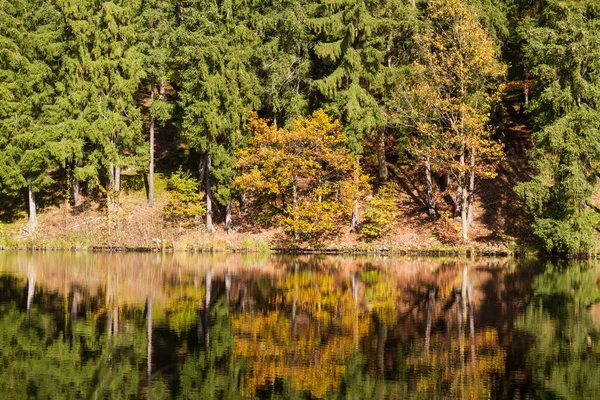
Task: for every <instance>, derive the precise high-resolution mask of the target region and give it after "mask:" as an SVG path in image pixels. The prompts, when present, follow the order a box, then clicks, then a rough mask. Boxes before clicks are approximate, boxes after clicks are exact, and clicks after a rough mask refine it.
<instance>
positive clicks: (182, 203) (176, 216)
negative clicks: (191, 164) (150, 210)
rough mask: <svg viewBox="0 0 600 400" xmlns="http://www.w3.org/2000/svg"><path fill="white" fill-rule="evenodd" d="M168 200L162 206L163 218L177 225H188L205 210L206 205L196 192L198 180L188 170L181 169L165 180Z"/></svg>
mask: <svg viewBox="0 0 600 400" xmlns="http://www.w3.org/2000/svg"><path fill="white" fill-rule="evenodd" d="M167 191H168V198H169V202H168V203H167V205H166V206H165V207H164V208H163V212H164V215H165V219H166V220H168V221H171V222H173V223H176V224H178V225H179V227H180V228H181V227H183V226H190V225H192V224H194V223H195V222H197V221H199V220H200V218H201V217H202V216H203V215H204V214H205V212H206V206H205V204H204V202H203V201H202V200H201V198H200V194H199V193H198V182H196V180H195V179H194V178H192V177H191V175H190V173H189V172H183V171H181V169H180V170H179V171H178V172H176V173H175V174H173V175H172V176H171V178H170V179H169V181H168V182H167Z"/></svg>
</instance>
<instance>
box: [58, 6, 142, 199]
mask: <svg viewBox="0 0 600 400" xmlns="http://www.w3.org/2000/svg"><path fill="white" fill-rule="evenodd" d="M58 4H59V6H60V7H61V12H62V14H63V15H64V18H65V20H66V23H67V26H68V29H67V35H66V36H65V38H64V41H65V43H66V46H67V51H66V52H65V54H64V55H63V62H62V66H63V70H62V82H63V83H62V85H61V89H62V90H61V98H60V104H61V106H62V112H63V119H62V121H63V122H62V123H63V124H65V125H66V126H65V129H64V131H65V136H66V137H67V138H69V141H70V142H72V143H73V146H71V147H69V149H71V150H72V151H71V152H69V151H65V152H64V155H65V159H66V160H67V161H68V162H67V163H66V164H70V166H71V167H72V168H73V174H74V176H75V178H77V179H78V180H89V179H91V180H92V181H93V183H95V184H96V183H100V184H101V185H102V186H107V187H109V192H110V191H115V192H118V191H119V190H120V173H121V168H122V167H123V166H129V165H133V166H137V165H140V164H143V160H140V158H142V157H143V156H141V155H142V154H146V152H145V151H144V149H143V143H144V141H143V136H142V121H141V115H140V109H139V107H138V105H137V100H136V97H135V95H136V93H137V91H138V89H139V87H140V83H141V81H142V79H143V78H144V76H145V72H144V68H143V57H142V54H141V53H140V51H139V49H138V43H137V40H138V38H137V28H136V21H137V17H138V14H139V10H140V5H141V2H140V1H133V2H132V1H116V2H101V1H96V0H86V1H73V0H62V1H60V2H59V3H58ZM67 166H68V165H67ZM101 177H107V178H108V183H109V184H108V185H106V181H105V180H101V179H100V178H101Z"/></svg>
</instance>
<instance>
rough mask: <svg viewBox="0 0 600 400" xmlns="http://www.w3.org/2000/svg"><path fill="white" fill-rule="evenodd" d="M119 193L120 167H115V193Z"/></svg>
mask: <svg viewBox="0 0 600 400" xmlns="http://www.w3.org/2000/svg"><path fill="white" fill-rule="evenodd" d="M120 191H121V167H116V166H115V192H117V193H118V192H120Z"/></svg>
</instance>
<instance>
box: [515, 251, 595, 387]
mask: <svg viewBox="0 0 600 400" xmlns="http://www.w3.org/2000/svg"><path fill="white" fill-rule="evenodd" d="M597 274H598V271H597V268H593V267H592V265H591V264H588V263H571V264H569V265H568V266H564V265H555V264H548V266H547V269H546V272H545V273H544V274H542V275H540V276H539V277H538V278H537V279H536V280H535V282H534V284H533V290H534V297H533V300H532V302H531V303H530V305H529V307H528V308H527V310H526V312H525V313H524V314H523V315H521V316H520V317H519V319H518V320H517V326H518V327H519V328H520V329H522V330H523V331H526V332H527V333H529V334H531V335H532V336H533V337H534V338H535V344H534V345H533V347H532V348H531V350H530V351H529V355H528V363H529V365H530V368H531V373H532V375H533V376H532V378H533V380H534V383H535V385H534V387H535V388H536V389H537V390H539V392H538V393H535V395H534V397H536V398H556V397H558V398H564V399H579V398H581V399H597V398H600V385H598V382H600V357H599V352H600V346H599V345H600V335H599V333H598V329H597V327H596V326H594V324H593V322H592V320H591V318H590V316H589V314H588V313H587V312H586V307H587V306H589V305H590V304H592V303H594V302H597V301H598V300H600V290H599V288H598V285H597V283H596V282H597V279H596V278H597Z"/></svg>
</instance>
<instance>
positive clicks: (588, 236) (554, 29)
mask: <svg viewBox="0 0 600 400" xmlns="http://www.w3.org/2000/svg"><path fill="white" fill-rule="evenodd" d="M535 11H536V12H535V14H533V15H532V16H531V17H530V18H527V19H525V20H524V21H523V22H522V23H521V26H520V33H521V35H522V37H523V40H524V42H525V45H524V47H523V53H524V59H525V63H526V66H527V67H528V69H529V70H530V71H531V75H532V76H533V77H534V78H535V79H536V85H535V87H534V90H535V97H534V99H533V100H532V101H531V103H530V106H529V108H528V112H529V113H530V114H531V115H532V116H533V118H534V121H535V128H536V132H535V133H534V136H533V140H534V144H535V147H534V149H533V150H532V152H531V164H532V166H533V167H534V169H535V176H534V177H533V179H532V180H531V181H530V182H527V183H524V184H521V185H519V186H518V187H517V190H518V192H519V194H520V195H521V196H522V198H524V199H525V201H526V203H527V205H528V207H529V209H530V211H531V212H532V213H533V216H534V218H535V222H534V229H535V233H536V234H537V236H538V237H540V238H541V239H542V241H543V242H544V245H545V248H546V250H547V251H549V252H556V253H578V252H586V251H590V250H593V249H594V248H595V247H596V239H595V235H594V228H595V227H596V226H597V225H598V221H599V219H598V215H597V212H596V211H595V210H594V209H593V208H591V207H590V202H591V197H592V194H593V193H594V191H595V188H596V185H597V175H598V173H599V172H600V170H599V166H600V129H599V128H598V127H599V126H600V113H599V110H600V96H599V95H598V93H599V88H600V75H599V72H600V38H599V37H598V35H597V32H598V29H599V28H600V6H599V5H598V3H597V2H596V1H555V0H545V1H542V2H541V3H540V4H539V6H538V8H536V10H535Z"/></svg>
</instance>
